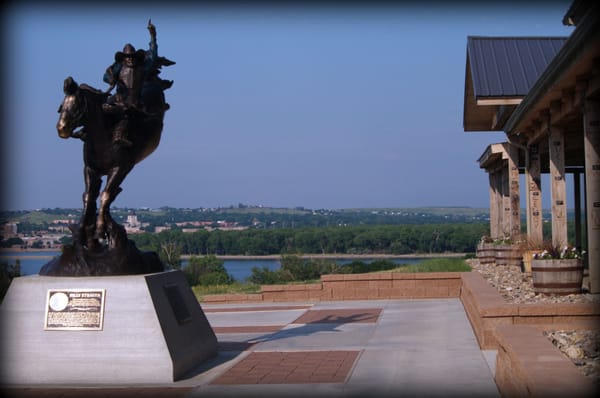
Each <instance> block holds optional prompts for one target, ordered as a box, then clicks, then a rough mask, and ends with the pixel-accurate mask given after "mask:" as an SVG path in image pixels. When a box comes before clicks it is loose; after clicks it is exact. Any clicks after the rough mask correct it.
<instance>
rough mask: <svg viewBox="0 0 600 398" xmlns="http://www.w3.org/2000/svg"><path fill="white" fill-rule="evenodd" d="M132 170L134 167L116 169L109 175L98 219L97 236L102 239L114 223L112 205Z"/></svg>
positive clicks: (101, 199) (101, 196) (101, 198)
mask: <svg viewBox="0 0 600 398" xmlns="http://www.w3.org/2000/svg"><path fill="white" fill-rule="evenodd" d="M132 168H133V166H129V167H125V166H123V167H114V168H113V169H112V170H111V171H110V172H109V173H108V176H107V178H106V185H105V186H104V191H102V195H100V209H99V211H98V219H97V221H96V236H98V237H100V238H102V237H104V236H106V225H107V224H108V223H110V222H112V217H111V216H110V205H111V204H112V203H113V202H114V200H115V199H116V197H117V195H118V194H119V193H120V192H121V190H122V189H121V187H120V185H121V183H122V182H123V180H124V179H125V177H126V176H127V174H128V173H129V172H130V171H131V169H132Z"/></svg>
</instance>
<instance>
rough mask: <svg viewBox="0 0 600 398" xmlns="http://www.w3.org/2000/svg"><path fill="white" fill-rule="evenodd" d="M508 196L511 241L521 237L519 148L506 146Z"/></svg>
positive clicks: (510, 145)
mask: <svg viewBox="0 0 600 398" xmlns="http://www.w3.org/2000/svg"><path fill="white" fill-rule="evenodd" d="M506 152H507V154H508V162H507V167H506V168H507V170H508V196H509V203H510V237H511V238H513V239H516V238H518V237H519V236H520V235H521V197H520V193H519V192H520V190H519V148H518V147H517V146H516V145H512V144H510V143H509V144H508V148H507V151H506Z"/></svg>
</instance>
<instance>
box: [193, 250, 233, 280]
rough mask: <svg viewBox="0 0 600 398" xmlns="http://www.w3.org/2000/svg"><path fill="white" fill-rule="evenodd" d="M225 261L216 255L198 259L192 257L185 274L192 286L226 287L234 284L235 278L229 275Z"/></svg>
mask: <svg viewBox="0 0 600 398" xmlns="http://www.w3.org/2000/svg"><path fill="white" fill-rule="evenodd" d="M223 264H224V261H223V260H220V259H218V258H217V257H216V256H214V255H209V256H204V257H198V256H192V257H191V258H190V260H189V264H188V266H187V267H185V268H184V269H183V272H184V274H185V276H186V278H187V281H188V283H189V284H190V285H191V286H194V285H203V286H208V285H225V284H230V283H233V277H232V276H231V275H229V273H228V272H227V270H226V269H225V266H224V265H223Z"/></svg>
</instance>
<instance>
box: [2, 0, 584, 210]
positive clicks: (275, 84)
mask: <svg viewBox="0 0 600 398" xmlns="http://www.w3.org/2000/svg"><path fill="white" fill-rule="evenodd" d="M19 4H20V3H18V2H17V3H14V4H13V5H12V6H8V7H5V8H4V10H3V14H4V15H3V18H4V21H3V32H2V34H3V36H4V40H5V43H6V45H5V48H4V51H5V54H4V56H3V59H4V60H5V64H4V69H3V72H4V74H5V77H7V78H6V79H5V84H4V87H3V89H4V90H5V97H4V98H5V99H4V100H3V107H4V109H3V111H4V117H5V119H6V120H5V121H4V126H3V134H4V141H3V145H4V146H5V150H4V153H3V156H4V157H5V164H7V165H9V166H8V167H6V168H7V169H8V172H5V175H6V177H7V180H6V181H5V184H6V187H3V191H4V193H3V196H4V197H3V199H4V201H5V207H6V208H8V209H35V208H53V207H80V206H81V194H82V193H83V176H82V169H83V160H82V153H81V149H82V143H81V141H78V140H75V139H69V140H62V139H60V138H59V137H58V135H57V133H56V129H55V125H56V121H57V116H58V115H57V113H56V111H57V108H58V106H59V104H60V102H61V101H62V98H63V92H62V85H63V80H64V79H65V78H66V77H67V76H73V78H74V79H75V80H76V81H78V82H79V83H84V82H85V83H87V84H90V85H92V86H94V87H97V88H100V89H103V90H104V89H106V88H107V85H106V84H105V83H103V82H102V75H103V73H104V70H105V68H106V67H107V66H108V65H109V64H110V63H111V62H112V60H113V57H114V53H115V52H116V51H118V50H121V49H122V48H123V45H124V44H125V43H127V42H130V43H132V44H133V45H134V46H135V47H136V48H147V44H148V40H149V35H148V31H147V29H146V23H147V21H148V19H149V18H151V19H152V22H153V23H154V24H155V25H156V28H157V33H158V45H159V54H161V55H164V56H166V57H168V58H170V59H172V60H174V61H176V62H177V64H176V65H173V66H171V67H168V68H163V72H162V74H161V76H162V77H163V78H165V79H169V80H174V81H175V83H174V85H173V87H172V88H171V89H169V90H167V91H166V95H167V101H168V102H169V103H170V105H171V109H170V110H169V111H168V112H167V114H166V118H165V125H164V130H163V135H162V141H161V144H160V146H159V147H158V149H157V150H156V152H154V153H153V154H152V155H151V156H150V157H148V158H147V159H146V160H144V161H143V162H142V163H140V164H138V165H137V166H136V168H134V170H133V171H132V172H131V173H130V175H129V176H128V177H127V179H126V180H125V182H124V184H123V185H122V186H123V189H124V190H123V192H122V193H121V194H120V195H119V197H118V198H117V200H116V201H115V203H114V205H115V206H118V207H143V206H147V207H161V206H173V207H190V208H197V207H216V206H228V205H237V204H238V203H244V204H248V205H263V206H275V207H295V206H304V207H307V208H312V209H320V208H329V209H341V208H353V207H420V206H472V207H487V206H488V204H489V193H488V179H487V174H486V173H485V172H484V171H483V170H481V169H479V167H478V164H477V162H476V160H477V158H478V157H479V156H480V155H481V154H482V152H483V151H484V149H485V147H486V146H487V145H488V144H491V143H494V142H501V141H503V134H501V133H491V132H486V133H465V132H464V131H463V126H462V119H463V97H464V79H465V66H466V41H467V36H469V35H481V36H568V35H569V34H570V33H571V31H572V28H570V27H565V26H563V25H562V22H561V21H562V17H563V15H564V14H565V12H566V11H567V9H568V7H569V5H570V1H550V2H508V3H506V2H504V3H503V2H492V3H490V2H465V3H453V2H448V3H445V2H436V3H428V2H422V3H419V2H415V3H410V2H409V3H406V2H400V3H399V4H398V5H390V4H391V3H387V4H386V5H384V6H356V5H353V6H344V5H343V2H342V3H340V4H336V5H335V6H330V7H324V6H321V7H312V6H310V5H302V4H301V5H299V6H288V7H277V6H273V5H263V6H260V7H258V6H254V7H241V6H228V7H218V6H215V5H213V6H203V7H200V6H191V5H187V4H185V3H184V4H179V3H175V5H172V6H170V7H167V6H160V5H158V3H150V5H149V6H147V7H144V9H143V10H141V9H140V7H139V6H135V7H134V6H133V5H132V4H128V3H125V4H126V6H123V7H117V8H118V10H117V9H115V5H114V4H112V3H111V4H110V6H102V5H100V4H101V3H98V4H94V5H88V6H78V5H77V4H76V3H72V4H71V2H69V3H68V4H64V5H61V3H58V5H50V4H48V5H44V3H37V2H35V3H27V2H25V3H21V5H19ZM365 4H368V3H367V2H365ZM420 4H421V5H420ZM8 96H10V97H8ZM8 98H10V100H8Z"/></svg>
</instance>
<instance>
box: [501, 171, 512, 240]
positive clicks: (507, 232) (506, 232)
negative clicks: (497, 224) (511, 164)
mask: <svg viewBox="0 0 600 398" xmlns="http://www.w3.org/2000/svg"><path fill="white" fill-rule="evenodd" d="M500 175H501V176H502V177H501V178H502V180H501V181H502V183H501V187H502V190H501V192H502V198H501V201H502V211H501V213H500V214H501V215H502V220H501V222H502V231H501V232H502V237H503V238H506V237H509V236H511V222H510V221H511V207H510V178H509V172H508V165H506V164H505V165H504V167H502V171H501V173H500Z"/></svg>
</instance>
